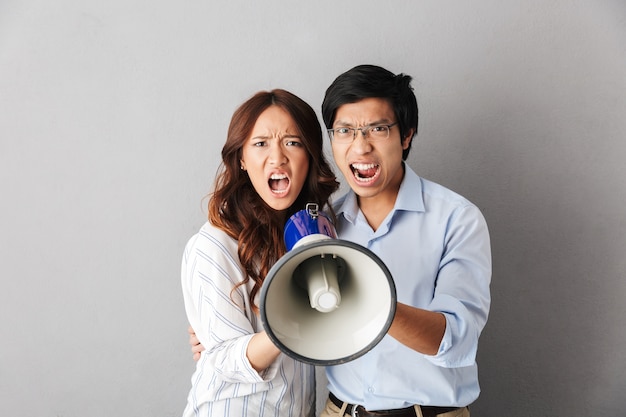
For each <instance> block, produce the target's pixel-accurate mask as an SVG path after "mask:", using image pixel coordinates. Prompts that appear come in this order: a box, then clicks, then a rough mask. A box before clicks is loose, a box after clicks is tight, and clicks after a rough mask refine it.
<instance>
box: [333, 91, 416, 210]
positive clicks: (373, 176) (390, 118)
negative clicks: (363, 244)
mask: <svg viewBox="0 0 626 417" xmlns="http://www.w3.org/2000/svg"><path fill="white" fill-rule="evenodd" d="M396 122H397V120H396V117H395V114H394V111H393V107H392V106H391V104H390V103H389V102H388V101H387V100H385V99H382V98H366V99H363V100H361V101H357V102H356V103H349V104H344V105H342V106H340V107H339V108H338V109H337V113H336V116H335V121H334V123H333V126H332V127H333V129H336V128H338V127H350V128H360V127H363V126H370V125H377V124H384V125H390V124H393V123H396ZM412 135H413V132H412V131H411V132H409V134H408V135H407V137H406V138H404V139H402V140H400V130H399V125H395V126H393V127H392V128H391V129H390V131H389V138H387V139H383V140H378V141H373V142H370V141H368V139H369V136H368V137H363V134H362V132H361V131H357V132H356V138H355V139H354V141H352V142H350V143H337V142H336V141H331V143H332V150H333V156H334V158H335V163H336V164H337V167H338V168H339V169H340V170H341V172H342V174H343V175H344V177H345V178H346V180H347V181H348V184H349V185H350V188H352V190H353V191H354V192H355V193H356V194H357V195H358V196H359V202H360V203H364V202H366V201H372V202H374V201H375V202H377V203H391V204H393V203H394V202H395V199H396V196H397V194H398V190H399V188H400V183H401V182H402V176H403V170H402V151H403V150H404V149H407V148H408V146H409V143H410V141H411V137H412Z"/></svg>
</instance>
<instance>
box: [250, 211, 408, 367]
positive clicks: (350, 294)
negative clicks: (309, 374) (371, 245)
mask: <svg viewBox="0 0 626 417" xmlns="http://www.w3.org/2000/svg"><path fill="white" fill-rule="evenodd" d="M284 238H285V244H286V246H287V250H288V252H287V253H286V254H285V255H284V256H282V257H281V258H280V259H279V260H278V262H276V264H274V266H273V267H272V268H271V269H270V271H269V272H268V274H267V276H266V277H265V280H264V282H263V285H262V287H261V294H260V302H259V305H260V310H261V320H262V324H263V328H264V329H265V331H266V333H267V335H268V336H269V338H270V339H271V340H272V342H273V343H274V344H275V345H276V346H278V348H279V349H280V350H281V351H282V352H284V353H285V354H287V355H289V356H290V357H292V358H294V359H297V360H299V361H301V362H306V363H309V364H313V365H321V366H326V365H337V364H341V363H345V362H349V361H352V360H354V359H356V358H358V357H360V356H362V355H364V354H365V353H367V352H368V351H370V350H371V349H372V348H373V347H374V346H376V345H377V344H378V343H379V342H380V341H381V340H382V338H383V337H384V336H385V334H387V331H388V330H389V327H390V326H391V322H392V320H393V317H394V315H395V312H396V299H397V298H396V287H395V284H394V282H393V278H392V276H391V273H390V272H389V270H388V269H387V267H386V266H385V264H384V263H383V262H382V261H381V260H380V258H379V257H378V256H376V255H375V254H374V253H373V252H372V251H370V250H369V249H367V248H365V247H363V246H361V245H358V244H356V243H353V242H349V241H346V240H341V239H337V234H336V231H335V227H334V225H333V224H332V221H331V220H330V218H329V217H328V215H327V214H326V213H324V212H322V211H318V207H317V204H312V203H310V204H308V205H307V207H306V209H305V210H301V211H299V212H297V213H296V214H294V215H293V216H291V218H290V219H289V220H288V221H287V223H286V225H285V232H284Z"/></svg>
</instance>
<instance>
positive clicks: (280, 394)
mask: <svg viewBox="0 0 626 417" xmlns="http://www.w3.org/2000/svg"><path fill="white" fill-rule="evenodd" d="M322 144H323V140H322V131H321V128H320V125H319V123H318V120H317V117H316V115H315V112H314V111H313V109H312V108H311V107H310V106H309V105H308V104H306V103H305V102H304V101H302V100H301V99H299V98H298V97H296V96H295V95H293V94H291V93H289V92H287V91H284V90H273V91H270V92H259V93H257V94H256V95H254V96H253V97H252V98H250V99H249V100H248V101H246V102H245V103H243V104H242V105H241V106H240V107H239V108H238V109H237V110H236V111H235V113H234V115H233V117H232V120H231V123H230V127H229V129H228V137H227V140H226V143H225V145H224V147H223V149H222V164H221V169H220V173H219V175H218V177H217V180H216V185H215V190H214V192H213V194H212V196H211V199H210V201H209V220H208V222H207V223H206V224H205V225H204V226H203V227H202V228H201V229H200V231H199V233H198V234H196V235H195V236H193V237H192V238H191V239H190V240H189V242H188V244H187V246H186V248H185V252H184V256H183V261H182V277H181V280H182V287H183V296H184V300H185V309H186V312H187V317H188V319H189V323H190V324H191V326H192V327H193V329H194V330H195V333H196V335H197V338H198V339H199V341H200V342H201V343H202V345H203V346H204V348H205V349H206V350H204V351H203V352H202V353H201V354H200V358H199V360H198V361H197V362H196V371H195V373H194V375H193V377H192V388H191V391H190V393H189V396H188V400H187V407H186V408H185V411H184V416H185V417H187V416H246V415H249V416H267V417H309V416H313V413H314V406H315V378H314V369H313V367H312V366H310V365H306V364H303V363H300V362H297V361H295V360H293V359H291V358H290V357H288V356H286V355H283V354H281V352H280V350H279V349H278V348H277V347H276V346H275V345H274V344H273V343H272V342H271V340H270V339H269V337H268V336H267V334H266V333H265V332H264V331H263V328H262V324H261V321H260V318H259V314H258V313H259V308H258V305H257V302H256V300H257V297H258V295H259V292H260V288H261V285H262V283H263V279H264V277H265V275H266V274H267V272H268V271H269V269H270V268H271V266H272V265H273V264H274V263H275V262H276V261H277V260H278V259H279V258H280V257H281V256H282V255H284V254H285V252H286V249H285V244H284V242H283V237H282V234H283V227H284V224H285V222H286V221H287V219H288V218H289V217H290V216H291V215H292V214H294V213H296V212H297V211H299V210H302V209H304V207H305V205H306V203H308V202H314V203H317V204H318V205H319V207H326V209H327V210H329V209H330V207H329V204H328V202H329V201H328V199H329V197H330V195H331V194H332V193H333V192H334V191H335V190H336V189H337V188H338V185H339V184H338V182H337V181H336V179H335V176H334V174H333V172H332V170H331V168H330V166H329V164H328V162H327V161H326V159H325V157H324V155H323V152H322Z"/></svg>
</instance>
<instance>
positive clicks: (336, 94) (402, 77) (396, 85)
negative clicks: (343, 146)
mask: <svg viewBox="0 0 626 417" xmlns="http://www.w3.org/2000/svg"><path fill="white" fill-rule="evenodd" d="M411 80H412V78H411V76H409V75H406V74H398V75H396V74H394V73H392V72H390V71H388V70H386V69H384V68H382V67H379V66H376V65H359V66H356V67H354V68H352V69H351V70H348V71H346V72H344V73H343V74H341V75H340V76H339V77H337V78H336V79H335V81H333V83H332V84H331V85H330V87H328V89H327V90H326V95H325V96H324V101H323V103H322V118H323V119H324V124H325V125H326V128H327V129H331V128H332V127H333V123H334V122H335V116H336V114H337V109H338V108H339V107H341V106H342V105H344V104H348V103H356V102H357V101H361V100H363V99H366V98H382V99H386V100H388V101H389V103H390V104H391V106H392V107H393V110H394V113H395V115H396V117H397V119H398V120H397V121H398V125H399V127H400V137H401V138H404V137H405V135H406V134H407V133H408V132H409V131H410V130H411V129H413V135H415V134H417V123H418V109H417V99H416V98H415V93H414V92H413V88H412V87H411ZM412 142H413V138H411V141H410V142H409V147H408V148H407V149H406V150H405V151H404V152H403V153H402V159H403V160H406V158H407V157H408V156H409V151H410V150H411V143H412Z"/></svg>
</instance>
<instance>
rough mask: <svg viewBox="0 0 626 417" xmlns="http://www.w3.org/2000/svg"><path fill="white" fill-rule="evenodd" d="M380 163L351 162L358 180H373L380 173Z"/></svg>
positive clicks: (353, 172)
mask: <svg viewBox="0 0 626 417" xmlns="http://www.w3.org/2000/svg"><path fill="white" fill-rule="evenodd" d="M379 167H380V166H379V165H378V164H351V165H350V168H351V169H352V174H353V175H354V178H356V179H357V180H358V181H372V180H373V179H374V177H375V176H376V174H377V173H378V168H379Z"/></svg>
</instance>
